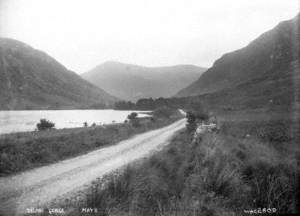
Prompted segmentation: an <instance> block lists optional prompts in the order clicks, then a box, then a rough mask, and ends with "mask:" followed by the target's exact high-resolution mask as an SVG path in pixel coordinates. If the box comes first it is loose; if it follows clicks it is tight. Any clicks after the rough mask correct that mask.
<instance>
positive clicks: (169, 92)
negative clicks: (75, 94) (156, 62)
mask: <svg viewBox="0 0 300 216" xmlns="http://www.w3.org/2000/svg"><path fill="white" fill-rule="evenodd" d="M205 70H206V68H202V67H197V66H193V65H177V66H170V67H142V66H137V65H131V64H123V63H119V62H105V63H103V64H101V65H99V66H97V67H96V68H94V69H92V70H91V71H88V72H86V73H84V74H82V77H83V78H84V79H86V80H88V81H90V82H91V83H93V84H94V85H96V86H99V87H100V86H101V88H103V89H104V90H105V91H107V92H108V93H110V94H112V95H115V96H117V97H119V98H121V99H123V100H130V101H136V100H138V99H140V98H149V97H153V98H158V97H170V96H173V95H174V94H175V93H176V92H178V91H179V90H180V89H182V88H184V87H186V86H188V85H189V84H191V83H192V82H194V81H195V80H197V79H198V78H199V77H200V75H201V74H202V72H204V71H205Z"/></svg>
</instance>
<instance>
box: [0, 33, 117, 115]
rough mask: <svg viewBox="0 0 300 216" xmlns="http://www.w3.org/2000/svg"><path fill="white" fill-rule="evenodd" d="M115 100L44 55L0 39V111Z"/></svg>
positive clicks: (23, 45)
mask: <svg viewBox="0 0 300 216" xmlns="http://www.w3.org/2000/svg"><path fill="white" fill-rule="evenodd" d="M114 101H116V98H114V97H113V96H110V95H109V94H108V93H106V92H105V91H103V90H102V89H100V88H97V87H95V86H93V85H92V84H90V83H88V82H87V81H85V80H83V79H82V78H81V77H80V76H78V75H77V74H75V73H74V72H72V71H69V70H68V69H66V68H65V67H64V66H63V65H61V64H60V63H58V62H57V61H56V60H55V59H53V58H52V57H50V56H48V55H47V54H46V53H44V52H42V51H39V50H36V49H34V48H32V47H30V46H28V45H26V44H24V43H22V42H19V41H16V40H12V39H7V38H0V109H1V110H14V109H62V108H87V107H89V106H92V105H95V104H98V105H100V104H111V103H112V102H114Z"/></svg>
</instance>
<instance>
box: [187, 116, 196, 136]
mask: <svg viewBox="0 0 300 216" xmlns="http://www.w3.org/2000/svg"><path fill="white" fill-rule="evenodd" d="M186 118H187V124H186V129H187V130H188V132H193V131H195V130H196V127H197V124H196V116H195V115H194V114H193V113H192V112H187V113H186Z"/></svg>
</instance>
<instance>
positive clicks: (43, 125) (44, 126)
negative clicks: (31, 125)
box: [36, 119, 55, 131]
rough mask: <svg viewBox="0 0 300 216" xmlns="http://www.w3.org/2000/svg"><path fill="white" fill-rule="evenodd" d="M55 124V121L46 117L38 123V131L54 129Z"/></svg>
mask: <svg viewBox="0 0 300 216" xmlns="http://www.w3.org/2000/svg"><path fill="white" fill-rule="evenodd" d="M54 126H55V124H54V123H53V122H51V121H48V120H46V119H41V120H40V122H39V123H37V124H36V127H37V129H38V131H44V130H49V129H53V128H54Z"/></svg>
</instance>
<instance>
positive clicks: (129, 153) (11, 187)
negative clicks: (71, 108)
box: [0, 119, 185, 215]
mask: <svg viewBox="0 0 300 216" xmlns="http://www.w3.org/2000/svg"><path fill="white" fill-rule="evenodd" d="M184 126H185V119H181V120H179V121H177V122H175V123H173V124H171V125H169V126H166V127H164V128H161V129H157V130H152V131H149V132H146V133H143V134H139V135H136V136H135V137H133V138H131V139H128V140H125V141H122V142H120V143H118V144H116V145H114V146H110V147H106V148H102V149H99V150H96V151H93V152H90V153H88V154H85V155H82V156H78V157H75V158H72V159H68V160H64V161H61V162H59V163H55V164H51V165H48V166H44V167H40V168H36V169H33V170H29V171H26V172H23V173H20V174H17V175H15V176H11V177H4V178H0V215H20V214H24V213H25V210H26V208H33V207H36V206H42V205H44V204H47V203H49V202H51V201H52V200H54V199H55V198H56V197H59V196H62V195H64V194H67V193H68V194H70V193H72V192H76V191H78V190H80V188H82V187H83V186H86V185H88V184H90V183H91V182H92V181H93V180H95V179H97V178H99V177H101V176H103V175H105V174H108V173H110V172H112V171H114V170H116V169H118V168H121V167H122V166H124V165H126V164H128V163H130V162H133V161H134V160H137V159H140V158H143V157H145V156H148V155H149V154H151V153H153V152H155V151H158V150H160V149H161V148H162V147H164V146H165V145H167V144H168V142H169V140H170V138H171V137H172V135H174V133H175V132H177V131H178V130H180V129H182V128H184Z"/></svg>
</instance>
